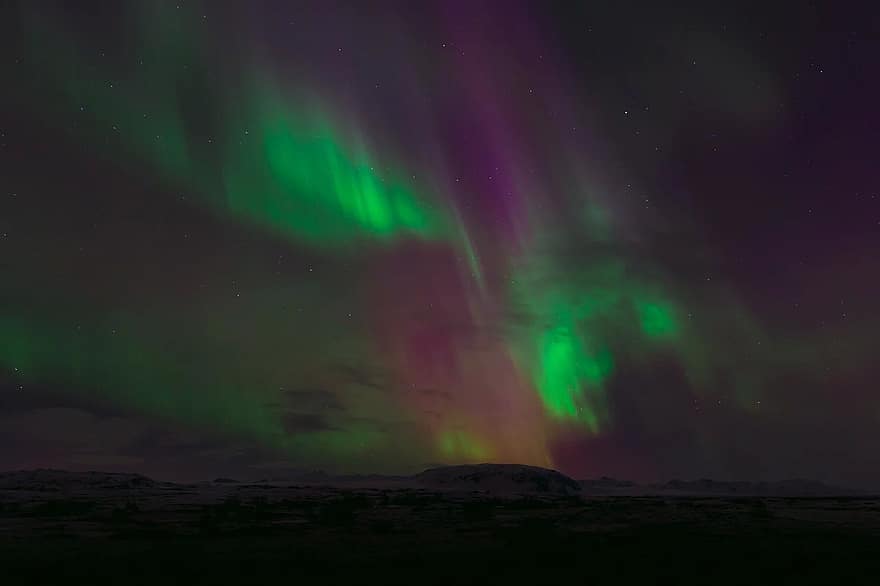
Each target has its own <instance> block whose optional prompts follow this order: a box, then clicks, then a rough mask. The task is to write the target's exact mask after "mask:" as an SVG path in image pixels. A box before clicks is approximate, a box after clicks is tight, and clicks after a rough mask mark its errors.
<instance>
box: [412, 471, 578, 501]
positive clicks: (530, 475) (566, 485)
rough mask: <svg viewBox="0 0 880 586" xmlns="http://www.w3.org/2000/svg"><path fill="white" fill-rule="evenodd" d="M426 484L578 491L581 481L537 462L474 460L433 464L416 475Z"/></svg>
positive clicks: (490, 489)
mask: <svg viewBox="0 0 880 586" xmlns="http://www.w3.org/2000/svg"><path fill="white" fill-rule="evenodd" d="M414 478H415V480H416V481H417V482H418V483H419V484H421V485H423V486H426V487H430V488H439V489H445V490H479V491H485V492H492V493H514V494H518V493H547V494H555V495H560V494H564V495H568V494H577V493H579V492H580V491H581V486H580V484H578V482H577V481H576V480H574V479H572V478H569V477H568V476H566V475H564V474H562V473H560V472H557V471H556V470H548V469H546V468H539V467H537V466H524V465H521V464H474V465H465V466H444V467H441V468H431V469H429V470H425V471H424V472H421V473H420V474H416V475H415V477H414Z"/></svg>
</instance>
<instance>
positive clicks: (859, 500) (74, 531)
mask: <svg viewBox="0 0 880 586" xmlns="http://www.w3.org/2000/svg"><path fill="white" fill-rule="evenodd" d="M145 482H146V483H147V484H145V485H143V486H138V485H137V484H138V482H136V481H134V482H132V481H128V482H127V483H125V484H120V485H117V486H111V485H107V484H106V483H104V484H102V485H97V486H90V485H88V484H80V485H77V486H66V485H62V486H52V485H41V486H25V487H21V486H20V487H16V488H9V487H7V488H5V489H0V561H2V568H3V571H2V574H3V575H4V576H6V578H5V579H4V580H3V583H4V584H34V583H58V584H95V583H120V584H169V583H190V584H243V583H259V582H269V581H272V582H277V581H279V580H284V581H289V582H291V583H296V582H298V581H300V580H321V581H324V582H326V581H332V582H343V581H344V582H347V583H359V584H363V583H376V584H463V583H468V584H507V583H509V584H554V583H560V581H562V582H563V583H579V584H605V583H607V584H611V583H628V582H631V581H638V582H640V583H645V584H651V583H683V582H684V583H693V584H766V583H790V584H855V583H859V584H873V583H876V580H877V575H878V573H877V572H878V570H880V559H878V554H880V540H878V537H880V500H877V499H874V498H867V497H841V498H836V497H822V498H816V497H814V498H803V497H802V498H783V497H732V496H712V497H688V496H668V495H662V496H595V495H594V496H584V495H577V496H564V495H562V496H559V495H556V496H554V495H546V494H545V495H541V494H530V495H507V496H504V497H501V496H492V495H491V494H487V493H481V492H451V491H435V490H426V489H419V488H411V487H405V488H400V487H388V488H382V487H374V488H360V489H354V488H345V487H330V486H325V487H314V486H312V487H302V486H292V485H278V484H262V485H252V484H251V485H243V484H237V483H229V484H223V483H204V484H199V485H176V484H170V483H153V482H152V481H147V480H146V479H145Z"/></svg>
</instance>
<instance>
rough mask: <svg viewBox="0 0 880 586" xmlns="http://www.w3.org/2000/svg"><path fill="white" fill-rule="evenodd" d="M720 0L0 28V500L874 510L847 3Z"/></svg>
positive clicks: (79, 13) (321, 7)
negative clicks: (750, 497)
mask: <svg viewBox="0 0 880 586" xmlns="http://www.w3.org/2000/svg"><path fill="white" fill-rule="evenodd" d="M334 5H335V6H334ZM649 5H650V6H649ZM743 5H744V3H742V2H719V3H714V2H709V3H701V4H694V5H690V6H688V7H684V6H681V7H679V8H676V7H670V6H668V5H667V4H666V3H634V4H627V3H622V2H613V3H605V2H581V3H575V2H561V3H550V2H532V3H517V2H513V1H504V2H501V1H499V2H495V3H492V2H474V1H464V0H462V1H451V0H437V1H436V2H427V1H426V2H408V1H406V2H405V1H401V2H379V1H376V2H339V3H336V2H318V1H316V2H291V1H281V0H252V1H248V2H204V3H202V2H194V1H179V2H175V1H173V0H172V1H159V0H157V1H150V2H141V1H135V0H132V1H131V2H60V1H59V2H46V1H33V0H22V1H21V2H18V3H16V2H4V3H3V4H2V14H0V38H2V41H0V42H2V45H0V83H2V90H0V469H16V468H35V467H55V468H68V469H102V470H114V471H134V472H141V473H145V474H149V475H153V476H157V477H160V478H166V479H194V478H211V477H213V476H217V475H230V476H240V477H263V476H269V475H272V474H277V473H280V472H279V471H283V470H285V469H308V470H311V469H322V470H327V471H330V472H335V473H354V472H381V473H410V472H414V471H418V470H420V469H422V468H425V467H428V466H433V465H438V464H447V463H448V464H453V463H455V464H458V463H467V462H484V461H492V462H516V463H524V464H534V465H539V466H546V467H553V468H557V469H559V470H561V471H562V472H565V473H567V474H569V475H572V476H574V477H578V478H584V477H595V476H601V475H608V476H616V477H623V478H630V479H635V480H641V481H654V480H667V479H671V478H675V477H684V478H699V477H712V478H717V479H731V478H736V479H749V480H774V479H781V478H790V477H807V478H813V479H818V480H823V481H826V482H833V483H836V484H844V485H852V486H872V487H877V486H880V393H878V391H880V388H878V382H877V381H878V377H880V361H878V360H877V356H878V354H880V350H878V345H877V344H878V341H880V337H878V334H877V332H878V327H880V312H878V310H877V307H878V300H880V108H878V105H880V36H878V31H880V18H878V15H880V8H875V9H873V10H874V12H872V9H871V8H869V5H868V4H867V3H866V4H864V7H862V8H852V6H854V5H848V4H847V3H832V2H819V3H809V2H798V3H792V4H788V5H784V4H782V3H778V4H777V3H763V5H762V6H761V7H760V10H757V9H755V10H752V9H749V8H746V7H744V6H743ZM652 6H653V7H652Z"/></svg>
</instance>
